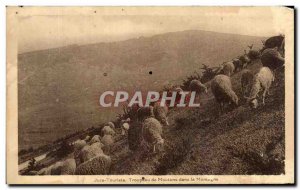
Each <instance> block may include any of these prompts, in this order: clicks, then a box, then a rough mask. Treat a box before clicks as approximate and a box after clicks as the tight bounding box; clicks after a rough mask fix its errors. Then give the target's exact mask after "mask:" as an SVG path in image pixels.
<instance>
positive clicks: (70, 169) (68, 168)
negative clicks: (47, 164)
mask: <svg viewBox="0 0 300 190" xmlns="http://www.w3.org/2000/svg"><path fill="white" fill-rule="evenodd" d="M60 170H61V171H60V175H73V174H75V170H76V162H75V159H73V158H69V159H67V160H65V161H63V163H62V165H61V168H60Z"/></svg>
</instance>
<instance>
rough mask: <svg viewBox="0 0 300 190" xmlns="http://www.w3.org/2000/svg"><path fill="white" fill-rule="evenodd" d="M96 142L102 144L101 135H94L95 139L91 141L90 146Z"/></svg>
mask: <svg viewBox="0 0 300 190" xmlns="http://www.w3.org/2000/svg"><path fill="white" fill-rule="evenodd" d="M96 142H101V137H100V135H94V136H93V138H92V139H91V140H90V142H89V144H93V143H96Z"/></svg>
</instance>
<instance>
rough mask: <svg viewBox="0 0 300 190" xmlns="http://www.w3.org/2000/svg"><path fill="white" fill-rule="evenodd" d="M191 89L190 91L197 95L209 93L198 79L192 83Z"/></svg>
mask: <svg viewBox="0 0 300 190" xmlns="http://www.w3.org/2000/svg"><path fill="white" fill-rule="evenodd" d="M189 88H190V91H195V92H196V93H197V94H200V93H201V92H205V93H207V87H206V86H205V85H204V84H202V83H201V82H200V81H199V80H196V79H194V80H192V81H191V82H190V85H189Z"/></svg>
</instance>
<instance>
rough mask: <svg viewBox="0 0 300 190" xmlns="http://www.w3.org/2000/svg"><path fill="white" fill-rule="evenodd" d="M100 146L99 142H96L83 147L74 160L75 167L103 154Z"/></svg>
mask: <svg viewBox="0 0 300 190" xmlns="http://www.w3.org/2000/svg"><path fill="white" fill-rule="evenodd" d="M102 146H103V145H102V144H101V143H100V142H97V143H94V144H92V145H86V146H85V147H83V148H82V150H81V151H80V153H79V154H78V157H76V158H75V160H76V165H77V166H79V165H80V164H82V163H84V162H86V161H88V160H90V159H92V158H94V157H95V156H98V155H100V154H103V150H102Z"/></svg>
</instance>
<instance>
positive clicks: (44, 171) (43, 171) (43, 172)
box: [37, 167, 51, 175]
mask: <svg viewBox="0 0 300 190" xmlns="http://www.w3.org/2000/svg"><path fill="white" fill-rule="evenodd" d="M37 175H51V168H50V167H45V168H43V169H41V170H40V171H38V173H37Z"/></svg>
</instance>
